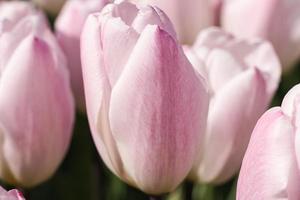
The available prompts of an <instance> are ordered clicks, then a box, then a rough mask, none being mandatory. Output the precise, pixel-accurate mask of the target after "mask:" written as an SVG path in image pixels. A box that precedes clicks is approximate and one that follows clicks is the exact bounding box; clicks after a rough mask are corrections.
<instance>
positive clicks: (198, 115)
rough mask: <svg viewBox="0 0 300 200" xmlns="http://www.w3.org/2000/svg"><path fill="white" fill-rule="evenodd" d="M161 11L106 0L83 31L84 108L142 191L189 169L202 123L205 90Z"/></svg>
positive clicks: (112, 160)
mask: <svg viewBox="0 0 300 200" xmlns="http://www.w3.org/2000/svg"><path fill="white" fill-rule="evenodd" d="M175 37H176V35H175V32H174V30H173V28H172V24H171V23H170V21H169V19H168V18H167V16H166V15H165V14H164V13H163V12H162V11H161V10H159V9H158V8H156V7H150V6H146V7H140V8H139V9H138V8H137V7H136V6H135V5H134V4H131V3H126V2H123V3H120V4H109V5H107V6H106V7H105V8H104V9H103V10H102V12H101V13H100V14H94V15H90V16H89V18H88V19H87V22H86V24H85V27H84V30H83V34H82V37H81V48H82V49H81V56H82V64H83V80H84V86H85V94H86V104H87V113H88V118H89V123H90V128H91V131H92V135H93V138H94V142H95V144H96V146H97V148H98V151H99V153H100V155H101V157H102V159H103V160H104V162H105V163H106V165H107V166H108V167H109V168H110V170H111V171H113V172H114V173H115V174H116V175H117V176H119V177H120V178H121V179H122V180H124V181H126V182H127V183H129V184H131V185H133V186H135V187H138V188H140V189H141V190H143V191H144V192H146V193H150V194H161V193H166V192H169V191H172V190H174V189H175V188H176V187H177V186H178V184H179V183H180V182H181V181H182V180H183V179H184V178H185V177H186V175H187V174H188V173H189V171H190V169H191V167H192V165H193V163H194V159H195V157H196V155H197V154H198V147H199V143H200V142H201V138H202V133H203V130H204V128H205V123H206V115H207V107H208V95H207V90H206V88H205V86H204V85H203V79H202V77H201V76H199V75H197V74H196V73H195V71H194V70H193V68H192V66H191V64H190V63H189V62H188V60H187V58H186V57H185V55H184V53H183V51H182V48H181V46H180V45H179V44H178V43H177V41H176V39H175Z"/></svg>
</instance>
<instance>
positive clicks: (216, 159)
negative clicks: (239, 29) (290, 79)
mask: <svg viewBox="0 0 300 200" xmlns="http://www.w3.org/2000/svg"><path fill="white" fill-rule="evenodd" d="M185 52H186V55H187V56H188V58H189V59H190V61H191V62H192V63H193V66H194V67H195V69H196V70H197V71H198V72H199V73H200V74H202V75H203V76H204V77H206V80H207V82H208V85H209V88H210V90H209V91H210V105H209V111H208V119H207V130H206V134H205V139H204V144H203V145H202V146H201V147H202V151H201V153H202V155H199V160H198V162H197V163H196V164H195V167H194V169H193V171H192V174H191V177H192V178H196V179H197V180H199V181H200V182H204V183H216V184H219V183H223V182H225V181H227V180H229V179H230V178H231V177H232V176H233V175H235V174H236V173H237V172H238V170H239V168H240V165H241V162H242V158H243V155H244V153H245V151H246V148H247V145H248V141H249V139H250V136H251V133H252V130H253V128H254V125H255V123H256V121H257V119H258V118H259V116H260V115H261V114H262V113H263V112H264V111H265V110H266V109H267V106H268V104H269V103H270V100H271V98H272V96H273V94H274V92H275V91H276V89H277V86H278V83H279V77H280V64H279V61H278V58H277V56H276V54H275V52H274V50H273V48H272V46H271V45H270V44H269V43H268V42H264V41H261V40H256V39H254V40H251V39H249V40H241V39H238V38H235V37H233V36H232V35H230V34H228V33H226V32H223V31H221V30H219V29H217V28H209V29H207V30H204V31H203V32H201V33H200V35H199V37H198V39H197V41H196V43H195V45H194V46H193V47H191V48H188V47H185Z"/></svg>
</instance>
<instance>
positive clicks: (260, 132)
mask: <svg viewBox="0 0 300 200" xmlns="http://www.w3.org/2000/svg"><path fill="white" fill-rule="evenodd" d="M299 108H300V85H296V86H295V87H294V88H292V89H291V90H290V91H289V92H288V94H287V95H286V96H285V98H284V99H283V102H282V105H281V107H276V108H272V109H270V110H269V111H267V112H266V113H265V114H264V115H263V116H262V117H261V118H260V120H259V121H258V122H257V124H256V127H255V129H254V131H253V134H252V137H251V140H250V143H249V146H248V149H247V152H246V154H245V157H244V160H243V164H242V168H241V172H240V176H239V180H238V187H237V199H238V200H265V199H270V200H272V199H285V200H298V199H300V189H299V188H300V171H299V158H300V157H299V155H300V154H299V153H300V148H299V144H300V137H299V125H300V124H299V122H300V121H299V114H300V113H299V111H300V110H299ZM297 161H298V162H297Z"/></svg>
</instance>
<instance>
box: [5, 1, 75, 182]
mask: <svg viewBox="0 0 300 200" xmlns="http://www.w3.org/2000/svg"><path fill="white" fill-rule="evenodd" d="M15 3H16V2H15ZM15 3H13V5H14V6H15V7H16V8H17V6H16V5H17V4H19V3H20V4H24V2H19V3H17V4H15ZM6 4H10V2H5V3H1V4H0V10H1V11H2V9H4V7H2V6H4V5H6ZM28 5H30V4H29V3H28ZM32 9H33V8H32ZM11 12H12V11H10V12H8V14H9V15H8V17H6V15H4V14H5V13H6V12H0V27H1V28H0V69H1V77H0V79H1V84H0V113H1V115H0V124H1V125H0V132H1V140H0V141H1V143H0V155H1V156H0V177H1V179H3V180H4V181H6V182H8V183H10V184H14V185H18V186H22V187H33V186H35V185H37V184H39V183H41V182H43V181H45V180H46V179H48V178H49V177H50V176H51V175H52V174H53V173H54V172H55V170H56V169H57V168H58V166H59V164H60V163H61V161H62V159H63V158H64V156H65V154H66V151H67V149H68V146H69V143H70V138H71V130H72V125H73V119H74V105H73V104H74V103H73V99H72V95H71V89H70V84H69V75H68V71H67V68H66V62H65V60H64V56H63V54H62V51H61V50H60V49H59V47H58V44H57V42H56V40H55V37H54V35H53V34H52V33H51V32H50V30H49V28H48V26H47V24H46V22H45V18H44V17H43V16H42V15H41V14H33V13H31V14H24V15H23V16H20V17H18V20H11V19H16V18H14V17H13V18H10V16H12V15H13V14H17V15H19V14H20V13H19V12H16V13H11Z"/></svg>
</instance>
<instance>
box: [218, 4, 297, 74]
mask: <svg viewBox="0 0 300 200" xmlns="http://www.w3.org/2000/svg"><path fill="white" fill-rule="evenodd" d="M253 11H255V14H254V12H253ZM245 19H247V23H245ZM222 26H223V28H224V29H225V30H227V31H230V32H232V33H234V34H235V35H237V36H240V37H245V38H247V37H254V36H256V37H261V38H264V39H267V40H269V41H271V42H272V44H273V45H274V48H275V50H276V52H277V53H278V55H279V58H280V60H281V63H282V65H283V67H284V69H285V70H287V69H289V68H290V67H292V66H293V64H295V62H296V61H297V60H298V59H299V58H300V28H299V27H300V1H299V0H264V1H261V0H238V1H235V0H226V1H224V5H223V10H222Z"/></svg>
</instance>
